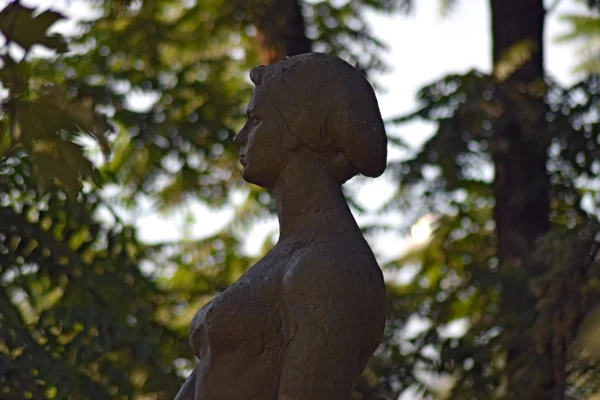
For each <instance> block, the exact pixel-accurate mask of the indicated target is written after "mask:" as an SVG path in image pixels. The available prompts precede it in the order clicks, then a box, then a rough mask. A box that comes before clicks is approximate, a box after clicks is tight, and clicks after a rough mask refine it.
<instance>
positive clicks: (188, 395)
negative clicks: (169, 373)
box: [174, 367, 198, 400]
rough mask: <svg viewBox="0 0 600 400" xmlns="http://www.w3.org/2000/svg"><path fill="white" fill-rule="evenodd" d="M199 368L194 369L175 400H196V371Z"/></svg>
mask: <svg viewBox="0 0 600 400" xmlns="http://www.w3.org/2000/svg"><path fill="white" fill-rule="evenodd" d="M197 369H198V367H196V368H194V370H193V371H192V373H191V374H190V376H188V378H187V379H186V380H185V382H183V385H182V386H181V389H179V392H177V396H175V399H174V400H194V398H195V395H194V392H195V391H196V370H197Z"/></svg>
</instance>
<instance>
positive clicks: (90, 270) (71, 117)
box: [0, 0, 600, 399]
mask: <svg viewBox="0 0 600 400" xmlns="http://www.w3.org/2000/svg"><path fill="white" fill-rule="evenodd" d="M412 3H413V2H411V1H405V0H386V1H372V0H361V1H352V2H329V1H311V2H308V1H307V2H302V3H301V4H302V7H303V11H304V17H305V22H306V24H307V36H308V37H309V38H310V39H311V42H312V45H313V48H314V49H315V50H321V51H330V52H332V53H334V54H338V55H340V56H342V57H344V58H345V59H347V60H349V61H350V62H352V63H353V64H355V65H356V66H357V67H358V68H360V69H362V70H364V71H365V72H366V73H367V74H368V75H369V74H371V73H372V72H374V71H384V70H385V65H383V63H382V61H381V51H382V50H383V45H382V43H380V42H379V41H378V40H377V38H375V37H374V36H373V35H372V34H371V32H370V29H369V27H368V25H367V24H366V22H365V19H364V14H365V12H366V10H373V9H375V10H380V11H386V12H399V11H401V12H407V11H410V10H411V7H412V6H413V5H414V4H412ZM455 3H456V2H453V1H444V2H441V7H442V10H443V12H444V13H447V12H448V11H450V10H451V6H452V5H453V4H455ZM88 5H89V7H90V8H91V9H92V10H91V11H90V15H92V16H93V18H91V19H90V20H86V21H79V24H78V28H77V30H76V31H75V32H74V33H73V35H60V34H58V33H49V32H51V31H52V29H49V28H51V27H52V25H53V23H54V22H56V21H59V20H60V19H61V18H64V16H63V15H62V14H60V13H57V12H55V11H42V12H39V11H37V10H34V9H31V8H28V7H25V6H23V5H22V4H20V3H19V2H13V3H11V4H10V5H9V6H8V7H6V8H5V9H4V10H2V11H1V12H0V31H1V32H2V34H3V35H4V36H5V38H6V44H7V45H6V46H4V47H3V50H2V54H0V55H1V56H2V62H3V65H2V69H0V82H1V84H2V88H3V89H4V91H3V92H2V96H3V114H2V118H1V119H0V124H1V128H0V129H2V131H1V134H2V136H1V140H0V154H1V162H0V303H1V304H0V333H1V334H0V338H1V339H0V388H1V389H0V398H15V397H17V398H36V399H37V398H73V399H80V398H91V399H96V398H140V399H141V398H158V399H166V398H173V396H174V393H175V392H176V390H177V388H178V387H179V384H180V382H181V378H182V375H184V373H185V370H187V369H189V367H190V366H191V365H192V363H193V354H191V351H190V349H189V347H188V344H187V326H188V323H189V320H190V318H191V317H192V315H193V313H194V312H195V310H196V309H197V308H198V307H200V306H202V305H203V304H204V303H205V302H207V301H208V300H209V299H210V298H212V297H213V296H214V295H215V294H216V293H219V292H220V291H222V290H224V289H225V288H226V287H227V286H228V285H230V284H231V283H232V282H234V281H235V280H236V279H237V277H239V275H240V274H241V273H242V272H243V271H244V270H245V269H246V268H247V267H248V266H249V265H251V263H252V261H253V259H251V258H249V257H247V256H245V255H244V254H243V252H242V251H241V244H242V243H241V236H242V235H241V232H243V231H245V230H246V229H247V228H248V227H249V226H251V224H252V222H254V221H256V220H257V219H259V218H262V217H264V216H267V215H270V213H271V212H272V209H273V207H272V199H271V198H270V196H269V195H268V193H266V192H263V191H261V190H258V189H257V188H255V187H252V188H250V189H241V185H240V184H241V182H240V180H239V170H238V168H239V167H238V163H237V156H236V155H237V149H235V148H233V146H232V141H231V138H232V136H233V135H234V133H235V132H236V130H237V129H238V128H239V126H240V123H241V121H242V119H243V106H244V105H245V103H246V101H247V100H248V97H249V94H250V85H249V84H248V82H247V80H246V76H247V71H248V69H249V68H250V66H254V65H256V64H257V60H258V51H259V49H258V46H257V40H256V31H257V25H258V24H259V21H261V20H262V19H264V18H265V17H267V18H268V15H265V14H264V10H265V8H264V6H265V2H264V1H263V0H251V1H242V0H235V1H230V0H227V1H226V0H203V1H197V2H195V1H175V0H153V1H145V2H132V1H123V0H120V1H116V0H115V1H107V2H98V1H96V2H91V3H88ZM591 5H593V4H591ZM92 11H93V12H92ZM94 15H95V16H94ZM17 22H19V24H17ZM23 24H26V26H27V27H28V29H23V26H25V25H23ZM15 27H18V28H15ZM577 29H579V28H577ZM581 30H582V31H583V30H584V29H583V28H582V29H581ZM41 46H43V47H45V48H46V49H47V51H50V53H51V55H50V56H47V57H40V56H38V55H37V54H36V49H39V48H40V47H41ZM9 47H10V48H13V47H17V48H21V52H22V53H23V54H24V55H21V56H20V57H17V56H15V54H18V53H19V52H18V51H17V52H15V51H9ZM48 49H50V50H48ZM516 50H517V51H516V54H517V56H518V57H521V59H525V58H526V57H527V52H528V47H527V43H524V44H522V47H521V48H518V49H516ZM509 58H510V57H509ZM513 58H514V57H513ZM513 61H515V60H513V59H508V60H507V63H506V66H507V68H506V71H507V73H510V72H511V70H512V69H515V68H518V67H519V65H520V64H519V62H513ZM517 61H518V60H517ZM498 78H499V77H498V76H491V75H489V74H486V73H483V72H480V71H470V72H468V73H466V74H463V75H449V76H446V77H444V78H443V79H441V80H439V81H436V82H434V83H432V84H431V85H428V86H427V87H425V88H423V90H422V91H421V93H420V94H419V101H420V107H419V109H418V110H417V111H416V112H414V113H412V114H410V115H407V116H404V117H402V118H398V119H395V120H394V121H390V124H396V123H403V122H406V121H412V120H415V119H421V120H426V121H431V122H434V123H435V124H436V126H437V130H436V133H435V135H434V136H433V137H432V138H431V139H430V140H429V141H428V142H427V143H425V145H424V147H423V148H422V149H420V150H419V151H418V152H417V153H416V155H415V156H414V157H412V158H411V159H410V160H408V161H406V162H405V161H403V162H394V163H392V164H390V166H389V171H390V174H391V175H392V176H393V178H394V181H395V182H397V183H398V192H397V193H396V195H395V196H394V198H393V199H392V200H391V201H390V203H389V204H388V205H387V209H386V210H388V211H389V210H391V211H398V210H399V211H401V212H402V213H403V214H404V215H407V221H409V222H408V223H407V225H410V223H411V222H412V221H416V220H417V219H419V218H420V217H421V216H423V215H427V214H433V215H435V216H436V223H435V225H436V229H435V232H434V234H433V236H432V238H431V241H430V242H429V243H428V244H427V245H426V246H424V247H422V248H416V249H415V251H414V252H413V253H412V254H407V255H404V256H403V258H401V259H398V260H393V261H391V262H389V263H388V264H387V265H385V266H384V267H385V269H386V271H387V272H393V271H397V270H402V271H407V270H413V271H417V272H416V276H414V278H412V279H410V280H409V281H408V283H399V282H394V281H390V282H388V325H387V328H386V332H385V341H384V343H383V344H382V346H381V347H380V349H379V350H378V351H377V353H376V357H374V359H373V360H372V362H371V364H370V365H369V367H368V369H367V371H366V373H365V374H364V376H363V378H362V379H361V381H360V382H359V385H358V387H357V391H358V392H360V393H361V394H362V395H363V396H364V397H363V398H364V399H375V398H378V399H383V398H397V396H398V394H399V393H400V392H402V391H403V390H405V389H406V388H408V387H417V388H418V390H419V391H420V392H421V393H433V392H435V391H436V388H434V387H432V385H431V384H429V383H428V382H429V381H430V380H431V378H432V377H439V378H442V379H446V380H448V381H450V382H451V384H452V385H453V389H452V393H451V394H450V396H453V397H454V398H457V399H468V398H490V397H489V396H490V393H498V394H500V393H501V388H502V386H503V384H505V382H504V381H503V377H504V376H505V375H504V372H505V371H504V369H505V364H506V354H505V351H504V345H505V342H504V341H505V340H507V337H508V336H509V335H510V333H511V332H507V331H506V326H507V325H506V322H507V321H512V320H514V319H518V317H519V312H520V310H510V307H506V306H505V305H504V304H501V295H502V291H503V289H504V288H506V287H508V286H510V285H512V284H513V283H515V282H518V283H519V284H522V283H523V282H526V283H529V284H530V286H531V289H532V291H533V292H534V293H535V295H536V299H537V304H536V310H537V311H536V312H537V315H538V316H539V318H538V319H537V320H536V321H535V324H533V325H532V326H530V327H529V328H530V331H528V332H529V333H528V335H531V336H532V337H533V338H534V339H535V340H536V341H537V343H539V344H540V346H541V348H542V350H544V351H545V350H547V349H550V350H551V349H552V348H553V345H554V344H555V343H557V342H560V341H562V342H567V343H568V344H570V346H569V351H570V353H569V354H568V355H565V357H568V358H569V363H568V369H567V370H565V371H563V372H565V373H568V375H569V387H568V388H567V390H566V392H567V394H568V395H569V396H570V398H573V399H576V398H583V396H584V394H585V395H587V393H592V392H594V391H595V390H596V389H597V386H598V384H599V377H598V374H597V373H594V367H595V365H597V362H598V357H597V356H595V355H594V354H596V355H597V352H598V349H599V344H598V341H597V338H596V336H595V335H594V332H597V329H598V328H597V327H598V325H597V323H596V322H595V321H597V315H598V314H597V312H596V311H594V310H595V308H594V307H595V305H597V304H598V301H599V300H598V293H600V291H599V290H598V282H600V266H599V264H598V259H597V257H596V258H594V256H596V254H597V252H598V248H597V242H596V241H595V240H594V237H595V234H596V233H597V232H598V227H597V225H596V219H597V218H596V216H595V215H594V214H597V210H598V206H599V205H600V195H599V194H598V193H599V191H598V190H597V184H598V179H599V178H600V177H599V176H598V175H599V174H600V164H599V163H598V161H597V160H598V159H600V157H599V154H598V151H599V150H598V143H600V132H599V131H598V126H599V125H598V115H597V111H596V110H597V109H598V107H599V106H600V104H599V103H600V99H599V95H598V93H600V81H599V80H598V77H597V76H596V75H594V74H588V75H586V76H585V78H584V79H583V80H581V81H580V82H578V83H577V84H575V85H573V86H572V87H569V88H561V87H559V86H558V85H557V84H556V83H554V82H552V81H551V80H548V81H547V82H544V83H543V84H542V85H541V86H539V87H531V88H529V89H531V90H530V92H527V91H525V92H523V91H521V90H520V88H515V87H511V86H510V85H504V84H500V83H501V82H500V81H502V79H498ZM540 91H541V92H543V93H546V98H547V103H548V107H549V112H548V115H547V116H546V119H547V122H548V124H547V125H546V126H544V128H543V132H542V134H543V135H545V137H547V138H549V142H550V145H549V147H548V154H549V162H548V165H547V173H548V174H549V176H550V178H551V182H552V185H553V186H552V193H551V195H552V199H551V205H552V217H551V218H552V223H553V229H552V231H551V232H550V233H549V234H548V235H547V236H546V237H544V238H542V239H541V240H540V242H539V246H538V249H537V251H535V252H533V253H532V254H531V255H530V259H529V260H527V261H528V262H532V263H534V262H539V260H543V261H544V263H546V264H549V265H551V266H552V267H551V268H550V269H548V270H547V271H545V273H543V274H540V275H537V276H528V275H527V274H526V273H525V272H524V273H523V275H519V274H513V273H507V270H506V269H505V268H504V266H503V265H500V263H499V261H498V257H497V251H496V248H495V246H496V240H497V238H496V235H495V224H494V219H493V208H494V204H495V202H494V201H495V200H494V197H493V190H492V186H491V180H492V176H493V170H492V168H491V165H492V157H493V154H494V151H495V150H496V149H497V148H498V147H497V146H499V145H501V143H497V142H496V141H494V132H495V131H496V130H498V129H501V128H502V127H503V126H505V125H506V124H507V118H509V117H510V115H509V116H507V114H509V113H503V112H502V111H503V110H504V108H503V106H504V102H505V101H506V99H507V98H516V99H517V100H519V101H520V103H519V104H521V105H522V106H523V110H525V112H524V114H526V110H528V106H529V103H530V101H531V97H532V96H534V95H536V94H535V93H537V94H539V92H540ZM533 92H535V93H533ZM132 94H133V95H132ZM513 117H514V115H513ZM111 132H112V133H111ZM84 137H87V138H88V140H82V139H83V138H84ZM89 138H92V139H93V140H89ZM392 139H393V140H392V142H393V143H397V142H399V140H397V138H392ZM84 144H85V145H86V146H87V147H86V148H85V151H84ZM109 148H110V150H111V152H110V157H109V151H108V150H109ZM94 149H100V152H104V153H105V154H106V157H107V161H106V162H104V163H102V162H100V161H98V160H96V159H95V158H94V157H93V155H94V153H93V151H94ZM100 184H102V187H101V186H100ZM111 193H112V194H111ZM240 193H241V194H242V195H243V196H245V197H244V200H243V201H242V202H241V203H239V202H238V203H235V205H233V201H232V198H233V197H234V195H239V194H240ZM349 200H350V201H351V202H353V199H352V198H349ZM147 201H150V202H153V203H155V204H157V205H158V206H159V207H162V208H163V209H173V208H176V207H182V206H183V205H186V204H189V202H190V201H200V202H202V203H204V204H207V205H209V206H211V207H213V209H219V208H223V207H229V208H234V209H235V210H234V213H235V215H234V217H233V218H232V222H231V223H230V224H229V225H227V226H225V228H224V229H223V230H221V231H219V232H217V233H215V234H213V235H211V236H210V237H207V238H203V239H201V240H197V239H194V238H186V239H185V240H181V241H177V242H173V243H154V244H148V243H142V242H140V241H139V240H138V233H137V232H136V231H135V229H134V228H132V227H131V226H130V225H129V224H128V223H126V222H124V219H125V218H123V219H121V216H123V215H127V214H128V213H131V212H133V211H134V210H136V207H137V206H138V205H139V204H140V203H142V202H147ZM195 223H197V224H202V223H203V221H195ZM396 228H398V229H403V228H406V227H396ZM415 326H421V327H422V328H420V329H417V328H415ZM580 326H581V327H582V328H581V329H578V328H579V327H580ZM549 327H551V329H549ZM557 347H561V346H557ZM561 348H562V347H561ZM594 349H596V353H594V352H593V351H592V353H591V354H590V350H594ZM537 350H538V349H536V348H532V349H531V351H532V353H527V354H524V355H523V357H526V358H528V359H533V360H535V359H537V358H540V359H541V360H542V361H543V360H545V359H544V358H542V357H539V354H537V353H535V352H536V351H537ZM532 379H535V377H534V376H532ZM438 395H439V396H442V394H439V393H438Z"/></svg>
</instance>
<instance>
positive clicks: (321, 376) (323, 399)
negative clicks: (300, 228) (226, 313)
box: [278, 252, 364, 400]
mask: <svg viewBox="0 0 600 400" xmlns="http://www.w3.org/2000/svg"><path fill="white" fill-rule="evenodd" d="M334 258H335V257H334V256H332V255H331V254H327V253H326V252H314V253H313V254H311V255H309V256H307V257H303V259H301V260H300V261H299V262H297V263H296V265H294V266H293V267H292V268H291V269H290V270H289V271H288V272H287V274H286V276H285V278H284V285H283V288H282V290H283V296H282V298H281V299H282V300H283V302H282V304H281V307H282V313H283V317H284V330H285V340H286V343H287V346H286V347H285V355H284V362H283V369H282V372H281V378H280V386H279V396H278V400H306V399H311V400H348V399H349V398H350V395H351V393H352V389H353V387H354V383H355V380H356V378H357V375H358V374H359V373H360V371H358V369H359V365H358V364H359V352H360V326H359V322H358V321H359V319H360V318H358V316H357V315H356V314H357V312H358V313H360V311H359V310H360V302H361V301H362V300H364V299H360V296H358V293H357V289H358V288H357V287H356V285H355V284H354V283H353V282H355V279H353V277H351V276H348V275H347V272H348V271H346V268H343V267H341V268H340V265H338V261H336V260H335V259H334ZM340 274H341V275H340ZM342 275H346V276H342ZM350 275H353V274H352V272H350ZM345 278H349V279H345ZM358 292H360V290H358Z"/></svg>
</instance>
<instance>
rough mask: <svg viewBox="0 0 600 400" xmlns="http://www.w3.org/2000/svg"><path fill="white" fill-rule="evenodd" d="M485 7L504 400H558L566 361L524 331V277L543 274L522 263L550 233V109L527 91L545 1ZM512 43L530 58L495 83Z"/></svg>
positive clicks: (536, 62)
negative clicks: (495, 120)
mask: <svg viewBox="0 0 600 400" xmlns="http://www.w3.org/2000/svg"><path fill="white" fill-rule="evenodd" d="M490 3H491V20H492V41H493V50H492V51H493V62H494V66H495V71H494V72H495V74H496V77H497V79H498V82H497V83H498V97H499V98H500V99H501V101H502V107H503V109H504V115H503V116H502V117H501V118H500V122H499V125H498V126H497V127H496V128H495V133H494V135H495V136H494V146H495V147H494V149H495V150H494V166H495V178H494V195H495V200H496V206H495V211H494V218H495V222H496V233H497V239H498V258H499V261H500V263H501V265H502V266H503V267H502V268H503V269H504V275H505V276H506V279H505V280H504V287H503V295H502V297H503V308H504V314H505V315H509V316H510V317H508V318H507V320H506V321H505V322H506V325H505V329H506V331H505V340H506V342H505V343H506V348H507V357H508V358H507V367H506V371H507V398H509V399H529V400H536V399H539V400H542V399H544V400H546V399H554V400H558V399H562V398H563V396H564V384H565V383H564V370H565V368H564V367H565V365H564V361H561V360H557V359H556V357H555V356H553V355H552V353H551V351H550V350H551V349H550V346H549V344H542V345H541V347H540V345H539V344H536V343H534V341H533V340H532V339H531V336H530V334H529V333H528V332H527V329H528V328H529V327H531V325H532V324H533V323H534V321H535V318H536V311H535V303H536V298H535V296H534V295H533V293H532V292H531V291H530V289H529V280H530V279H531V277H533V276H536V275H538V274H540V273H541V272H542V271H543V270H544V269H545V267H544V266H543V265H532V264H531V263H529V262H528V261H527V258H528V256H529V255H530V254H531V252H532V250H533V249H534V247H535V241H536V239H537V238H539V237H540V236H541V235H544V234H545V233H547V232H548V231H549V229H550V205H549V198H550V182H549V177H548V174H547V172H546V161H547V156H546V152H547V148H548V143H549V137H548V136H549V135H548V129H547V122H546V119H545V113H546V110H547V108H546V103H545V98H544V91H543V90H542V91H541V93H540V91H538V93H537V94H531V93H527V89H528V88H531V87H533V86H535V84H538V86H537V87H538V88H539V87H540V86H539V84H541V83H542V82H543V81H544V77H545V74H544V53H543V33H544V17H545V10H544V6H543V1H542V0H519V1H510V0H508V1H507V0H490ZM514 46H523V48H528V49H529V50H530V51H531V52H530V57H529V58H528V59H526V60H525V61H524V62H523V60H521V63H520V64H515V65H513V67H514V70H513V71H512V73H505V74H504V75H503V76H502V77H501V78H498V77H499V75H500V74H499V73H500V72H501V71H500V69H501V68H503V66H504V67H505V66H506V61H507V60H508V61H509V64H510V61H512V62H514V61H515V60H514V59H513V60H511V59H510V56H508V54H510V50H511V49H514ZM509 71H510V69H509ZM549 329H552V328H551V327H549ZM557 362H558V364H559V365H557ZM553 363H554V364H553ZM556 371H562V372H563V373H562V374H560V373H559V372H556ZM557 375H561V376H557Z"/></svg>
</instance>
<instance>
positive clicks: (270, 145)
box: [234, 87, 287, 188]
mask: <svg viewBox="0 0 600 400" xmlns="http://www.w3.org/2000/svg"><path fill="white" fill-rule="evenodd" d="M246 114H247V118H248V119H247V121H246V124H245V125H244V127H243V128H242V130H241V131H240V132H239V133H238V134H237V136H236V137H235V139H234V142H235V143H236V144H237V145H238V146H240V162H241V163H242V166H243V170H242V177H243V178H244V180H246V181H247V182H250V183H253V184H255V185H258V186H262V187H265V188H273V187H274V186H275V183H276V182H277V179H278V177H279V174H280V172H281V170H283V168H284V167H285V164H286V162H287V151H286V150H285V149H284V148H283V136H284V135H285V134H286V133H287V132H286V130H287V128H286V125H285V122H284V121H283V119H282V116H281V115H280V113H279V112H278V110H277V109H276V108H275V106H274V105H273V104H272V103H271V101H270V100H269V98H268V96H267V94H266V93H265V91H264V90H263V89H262V88H260V87H259V88H257V89H255V90H254V93H253V94H252V99H251V100H250V103H249V104H248V108H247V111H246Z"/></svg>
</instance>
